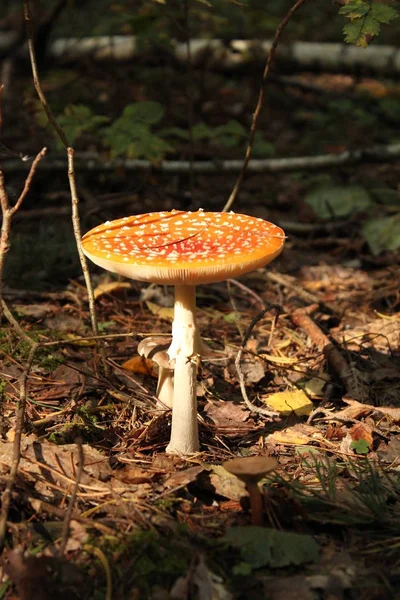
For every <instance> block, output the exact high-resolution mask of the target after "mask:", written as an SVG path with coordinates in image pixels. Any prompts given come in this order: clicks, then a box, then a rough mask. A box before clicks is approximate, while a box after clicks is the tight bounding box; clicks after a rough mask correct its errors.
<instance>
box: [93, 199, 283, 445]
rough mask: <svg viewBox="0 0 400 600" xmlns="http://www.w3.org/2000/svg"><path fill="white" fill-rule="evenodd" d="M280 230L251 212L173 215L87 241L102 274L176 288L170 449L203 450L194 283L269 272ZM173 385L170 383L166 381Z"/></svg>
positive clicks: (107, 228) (97, 232) (137, 221)
mask: <svg viewBox="0 0 400 600" xmlns="http://www.w3.org/2000/svg"><path fill="white" fill-rule="evenodd" d="M284 242H285V234H284V232H283V231H282V229H281V228H280V227H277V226H276V225H273V224H272V223H268V222H267V221H264V220H263V219H258V218H256V217H250V216H247V215H240V214H235V213H233V212H230V213H218V212H204V211H203V210H201V209H200V210H198V211H196V212H191V211H189V212H186V211H181V210H172V211H170V212H167V211H162V212H158V213H147V214H144V215H137V216H132V217H124V218H123V219H117V220H115V221H107V222H106V223H104V224H103V225H99V226H98V227H95V228H94V229H92V230H91V231H89V232H88V233H86V235H84V236H83V238H82V250H83V252H84V253H85V254H86V256H87V257H88V258H90V260H92V261H93V262H94V263H95V264H96V265H99V266H100V267H102V268H103V269H107V270H108V271H112V272H114V273H119V274H120V275H125V276H126V277H130V278H131V279H137V280H138V281H147V282H152V283H159V284H163V285H174V286H175V305H174V321H173V324H172V342H171V345H170V346H169V348H168V351H167V352H168V356H169V360H170V364H171V365H174V383H173V387H174V390H173V406H172V425H171V440H170V443H169V444H168V446H167V452H170V453H173V454H181V455H189V454H193V453H195V452H197V451H198V450H199V436H198V430H197V394H196V388H197V372H198V365H199V362H200V361H201V357H202V356H204V355H205V354H206V352H207V349H206V347H205V344H204V343H203V341H202V339H201V337H200V332H199V327H198V325H197V321H196V286H197V285H198V284H204V283H215V282H217V281H224V280H226V279H230V278H232V277H238V276H240V275H243V274H245V273H249V272H250V271H254V270H255V269H257V268H259V267H264V266H265V265H267V264H268V263H269V262H271V261H272V260H273V259H274V258H275V257H276V256H278V254H280V252H281V251H282V248H283V245H284ZM167 381H168V384H170V383H171V378H168V377H167Z"/></svg>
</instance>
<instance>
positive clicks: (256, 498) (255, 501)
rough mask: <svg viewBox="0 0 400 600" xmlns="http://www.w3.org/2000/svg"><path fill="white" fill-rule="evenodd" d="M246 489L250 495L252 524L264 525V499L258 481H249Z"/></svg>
mask: <svg viewBox="0 0 400 600" xmlns="http://www.w3.org/2000/svg"><path fill="white" fill-rule="evenodd" d="M246 490H247V493H248V494H249V496H250V507H251V523H252V525H262V524H263V520H264V519H263V512H264V510H263V499H262V496H261V492H260V488H259V487H258V483H257V482H255V481H252V482H247V483H246Z"/></svg>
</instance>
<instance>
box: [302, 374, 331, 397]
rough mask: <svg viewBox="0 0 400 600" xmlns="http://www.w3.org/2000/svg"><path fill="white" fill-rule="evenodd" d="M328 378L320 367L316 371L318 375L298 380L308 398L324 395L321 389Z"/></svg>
mask: <svg viewBox="0 0 400 600" xmlns="http://www.w3.org/2000/svg"><path fill="white" fill-rule="evenodd" d="M329 380H330V377H329V375H328V374H327V373H325V372H324V371H323V369H321V370H320V372H319V373H318V377H312V378H311V379H304V380H302V381H299V385H301V387H302V389H303V390H304V391H305V393H306V394H307V396H308V397H309V398H322V397H323V395H324V394H323V389H324V387H325V386H326V384H327V383H328V381H329Z"/></svg>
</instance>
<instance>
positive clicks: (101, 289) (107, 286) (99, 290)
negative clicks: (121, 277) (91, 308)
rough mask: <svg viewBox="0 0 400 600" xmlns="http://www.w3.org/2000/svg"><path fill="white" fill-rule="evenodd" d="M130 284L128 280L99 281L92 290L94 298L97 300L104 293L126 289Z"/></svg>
mask: <svg viewBox="0 0 400 600" xmlns="http://www.w3.org/2000/svg"><path fill="white" fill-rule="evenodd" d="M131 287H132V286H131V284H130V283H129V282H128V281H110V282H108V283H100V284H99V285H98V286H97V287H96V288H95V289H94V291H93V293H94V298H95V300H97V299H98V298H101V296H104V295H105V294H114V293H116V292H121V291H122V290H128V289H130V288H131Z"/></svg>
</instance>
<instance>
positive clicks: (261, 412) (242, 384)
mask: <svg viewBox="0 0 400 600" xmlns="http://www.w3.org/2000/svg"><path fill="white" fill-rule="evenodd" d="M271 309H275V310H276V311H277V315H279V313H280V311H281V307H280V306H279V305H277V304H270V305H269V306H267V308H264V310H262V311H261V312H260V313H258V315H256V316H255V317H254V319H253V320H252V321H251V323H250V325H249V327H248V329H247V331H246V334H245V336H244V338H243V341H242V344H241V347H240V349H239V351H238V353H237V355H236V359H235V367H236V372H237V375H238V379H239V385H240V390H241V392H242V396H243V400H244V402H245V404H246V406H247V408H248V409H249V410H250V411H251V412H254V413H257V414H259V415H264V416H265V417H271V418H274V417H279V413H278V412H275V411H274V410H271V409H268V408H261V407H259V406H256V405H255V404H253V403H252V402H251V401H250V399H249V397H248V395H247V391H246V383H245V380H244V375H243V371H242V369H241V366H240V361H241V360H242V355H243V351H244V350H245V346H246V344H247V342H248V340H249V337H250V335H251V333H252V331H253V329H254V327H255V326H256V325H257V323H258V322H259V321H261V319H262V318H263V316H264V315H265V314H266V313H267V312H268V311H270V310H271Z"/></svg>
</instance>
